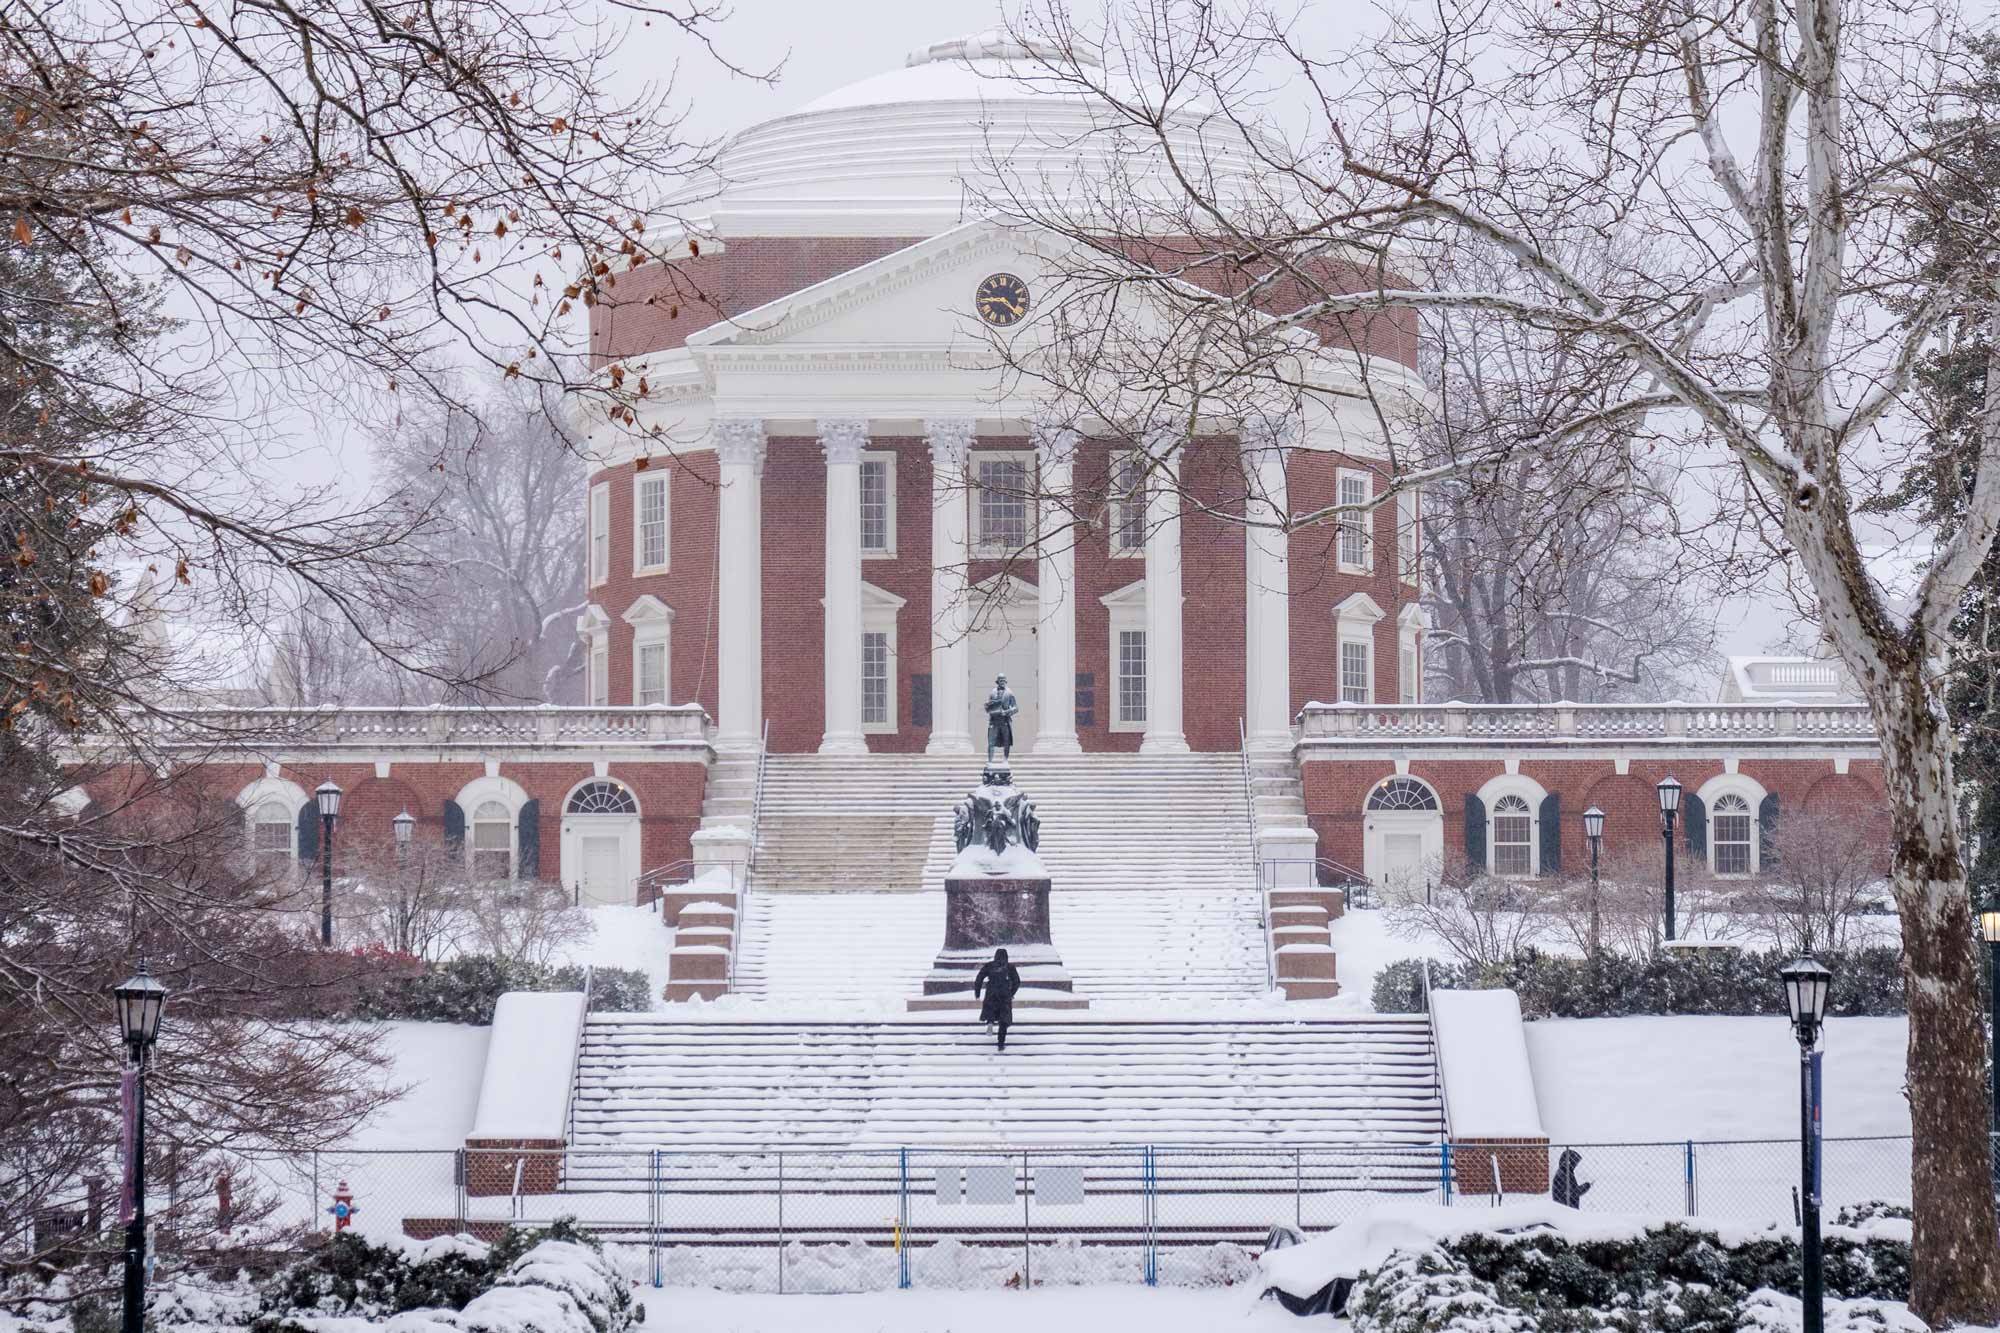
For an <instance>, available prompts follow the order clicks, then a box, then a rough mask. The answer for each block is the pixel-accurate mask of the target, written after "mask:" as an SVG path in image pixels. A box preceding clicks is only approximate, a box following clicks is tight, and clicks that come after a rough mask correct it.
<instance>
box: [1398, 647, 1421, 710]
mask: <svg viewBox="0 0 2000 1333" xmlns="http://www.w3.org/2000/svg"><path fill="white" fill-rule="evenodd" d="M1398 680H1399V682H1400V684H1401V687H1402V697H1403V702H1404V703H1406V704H1413V703H1418V702H1420V700H1419V699H1418V698H1417V645H1416V644H1414V643H1406V644H1404V645H1403V650H1402V657H1401V660H1400V662H1399V663H1398Z"/></svg>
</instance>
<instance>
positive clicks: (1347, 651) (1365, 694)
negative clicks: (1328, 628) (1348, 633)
mask: <svg viewBox="0 0 2000 1333" xmlns="http://www.w3.org/2000/svg"><path fill="white" fill-rule="evenodd" d="M1370 656H1371V654H1370V653H1369V651H1368V645H1367V644H1365V643H1358V642H1356V641H1355V640H1353V639H1344V640H1342V641H1341V645H1340V701H1341V702H1342V703H1346V704H1365V703H1369V702H1371V701H1372V699H1373V697H1374V691H1373V690H1372V689H1370V684H1371V682H1370V680H1369V676H1370V675H1371V674H1372V673H1371V672H1370V670H1369V666H1370V663H1369V660H1368V659H1369V657H1370Z"/></svg>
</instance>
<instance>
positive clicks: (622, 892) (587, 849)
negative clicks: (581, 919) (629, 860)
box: [583, 833, 631, 907]
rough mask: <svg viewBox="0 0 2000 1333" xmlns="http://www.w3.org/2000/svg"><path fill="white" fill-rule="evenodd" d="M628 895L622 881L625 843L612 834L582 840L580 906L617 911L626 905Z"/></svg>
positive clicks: (591, 835)
mask: <svg viewBox="0 0 2000 1333" xmlns="http://www.w3.org/2000/svg"><path fill="white" fill-rule="evenodd" d="M630 901H631V894H630V893H629V892H628V891H627V886H626V879H625V840H624V839H623V838H621V837H619V836H618V835H617V834H616V833H612V834H608V835H606V834H589V833H586V834H585V835H584V837H583V903H584V906H586V907H617V906H623V905H626V904H628V903H629V902H630Z"/></svg>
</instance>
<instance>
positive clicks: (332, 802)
mask: <svg viewBox="0 0 2000 1333" xmlns="http://www.w3.org/2000/svg"><path fill="white" fill-rule="evenodd" d="M340 797H341V791H340V788H339V786H337V785H336V784H335V783H334V780H333V779H332V778H328V779H327V780H326V781H325V782H322V783H320V784H319V786H317V787H315V788H314V789H313V800H315V801H317V802H318V803H319V822H320V829H319V942H320V947H321V948H331V947H332V946H333V825H334V821H335V820H337V819H339V818H340Z"/></svg>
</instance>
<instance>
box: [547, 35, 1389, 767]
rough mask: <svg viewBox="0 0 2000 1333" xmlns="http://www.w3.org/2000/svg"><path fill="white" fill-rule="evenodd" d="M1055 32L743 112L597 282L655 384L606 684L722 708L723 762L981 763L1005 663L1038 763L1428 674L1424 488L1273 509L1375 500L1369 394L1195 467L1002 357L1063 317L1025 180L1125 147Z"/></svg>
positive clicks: (1216, 439) (1183, 741)
mask: <svg viewBox="0 0 2000 1333" xmlns="http://www.w3.org/2000/svg"><path fill="white" fill-rule="evenodd" d="M1035 54H1036V53H1035V52H1034V51H1032V50H1030V49H1027V48H1023V47H1021V46H1019V45H1016V44H1014V43H1012V42H1011V41H1009V40H1007V39H1005V38H1002V37H997V36H992V35H988V36H984V37H975V38H967V39H961V40H955V41H946V42H940V43H937V44H935V45H932V46H930V47H927V48H924V49H921V50H919V51H917V52H916V53H914V54H912V55H911V56H910V57H909V59H908V62H907V63H906V64H905V65H904V66H903V67H902V68H900V69H893V70H890V71H889V72H886V73H882V74H878V75H875V76H873V77H870V78H866V79H863V80H861V81H859V82H857V83H854V84H851V85H849V86H847V87H844V88H841V89H839V90H837V91H835V92H832V93H829V94H827V95H826V96H824V97H821V98H819V99H817V100H816V101H814V102H811V103H809V104H808V105H806V106H805V107H802V108H801V109H799V110H798V111H796V112H794V113H792V114H790V115H786V116H781V117H779V118H777V119H775V120H771V121H768V122H765V123H763V124H759V125H756V126H753V127H751V128H749V129H747V130H745V131H743V132H742V133H740V134H738V135H737V136H736V137H735V138H733V139H732V140H730V141H729V142H728V144H727V145H726V146H725V147H724V149H723V151H722V152H721V154H720V155H719V159H718V163H717V175H716V179H715V180H714V181H713V182H710V183H709V186H708V188H706V189H705V190H704V193H703V199H702V202H701V203H700V204H699V205H697V206H693V207H691V209H690V210H689V211H690V212H691V213H692V214H693V216H692V217H691V219H690V220H689V239H688V240H687V241H686V242H685V243H684V244H683V246H682V247H681V249H680V251H679V252H678V253H677V255H676V257H675V258H673V259H672V260H671V261H669V262H663V263H652V264H648V265H645V266H642V267H640V268H638V269H635V270H633V271H631V272H629V273H620V274H618V275H617V280H616V284H615V286H613V287H610V288H609V290H608V291H606V292H604V293H601V294H600V298H599V300H598V302H597V304H596V305H595V306H594V307H593V308H592V311H591V327H590V346H591V353H592V355H593V357H594V359H595V361H596V363H597V364H598V365H599V366H600V367H603V368H608V367H611V366H617V367H620V368H621V371H622V373H623V375H625V376H626V377H628V379H627V383H628V385H629V384H630V382H631V380H630V378H629V377H631V376H642V377H643V378H644V379H645V381H646V394H645V397H644V398H643V399H642V400H641V405H640V408H639V410H640V412H641V414H642V417H641V421H640V423H639V424H640V426H641V427H642V429H641V430H640V431H637V432H633V431H624V432H612V431H605V432H603V433H602V434H601V435H599V436H596V437H593V439H592V441H591V448H592V457H593V464H592V469H591V472H590V475H589V479H588V486H589V503H588V510H587V512H588V515H589V528H588V532H587V533H586V534H585V540H586V543H587V548H588V561H587V570H588V588H587V597H588V607H587V610H586V611H585V613H584V615H583V616H582V617H581V619H580V621H579V632H580V633H581V634H582V635H583V636H584V639H585V641H586V645H587V649H588V654H589V662H590V668H589V671H588V673H587V680H588V684H587V695H586V700H585V702H587V703H592V704H601V705H627V704H634V705H645V704H668V703H675V704H678V703H686V702H697V703H699V704H701V705H702V706H703V708H704V709H706V710H707V712H708V714H709V715H710V716H711V717H712V718H713V719H714V721H715V725H716V745H717V748H718V749H722V750H727V749H751V748H755V747H756V746H757V745H758V744H759V743H760V742H761V740H762V739H763V738H764V737H765V736H766V735H767V734H768V740H769V747H770V749H771V750H772V751H774V752H779V753H786V752H801V751H819V752H822V753H831V754H841V753H849V754H859V753H864V752H869V751H876V752H930V753H972V752H974V751H976V750H978V749H980V748H981V747H982V746H983V743H984V719H983V709H982V704H983V701H984V698H985V695H986V693H987V691H988V690H989V689H990V688H991V685H992V682H993V679H994V677H995V676H996V675H997V674H1002V673H1004V674H1005V675H1006V676H1007V678H1008V682H1009V685H1010V687H1011V688H1012V690H1013V691H1014V693H1015V695H1016V696H1017V698H1018V699H1019V701H1020V704H1021V713H1020V715H1019V717H1018V718H1017V719H1016V724H1015V727H1016V735H1017V738H1018V744H1017V751H1018V752H1021V753H1028V754H1034V753H1066V752H1076V751H1079V750H1082V751H1118V750H1139V751H1144V752H1149V753H1173V752H1178V751H1182V750H1188V749H1193V750H1206V751H1214V750H1234V749H1236V748H1237V747H1238V745H1239V744H1240V743H1241V742H1242V738H1243V737H1245V736H1246V735H1247V737H1248V738H1249V740H1250V742H1251V743H1252V744H1253V746H1255V745H1262V746H1266V747H1269V748H1271V749H1273V750H1285V751H1287V752H1288V751H1289V749H1290V747H1291V745H1292V743H1293V732H1292V723H1293V719H1294V717H1295V715H1296V714H1297V712H1298V710H1299V709H1300V708H1302V707H1303V706H1304V705H1305V704H1306V703H1308V702H1309V701H1314V700H1318V701H1341V700H1345V701H1349V702H1354V703H1360V704H1373V703H1384V704H1386V703H1398V702H1414V701H1416V700H1417V699H1418V698H1419V688H1420V686H1419V682H1420V681H1421V679H1422V676H1421V654H1422V652H1423V645H1422V632H1423V622H1422V615H1421V612H1420V611H1419V610H1418V607H1417V595H1418V569H1417V560H1416V528H1417V524H1418V523H1419V522H1420V521H1421V520H1420V515H1419V514H1418V512H1417V506H1416V503H1415V501H1414V497H1402V498H1401V501H1400V502H1399V503H1394V504H1384V505H1381V506H1379V507H1378V508H1376V509H1374V510H1373V511H1371V512H1370V513H1369V515H1368V516H1367V518H1366V519H1365V520H1361V521H1356V522H1352V523H1346V524H1323V525H1316V526H1312V527H1308V528H1305V529H1303V530H1301V531H1299V532H1296V533H1294V534H1292V535H1291V536H1290V538H1289V539H1287V538H1285V537H1284V536H1283V535H1281V534H1277V533H1274V532H1272V531H1270V530H1269V529H1267V528H1263V527H1259V526H1257V525H1256V523H1255V520H1256V519H1258V518H1260V517H1261V518H1266V519H1268V518H1269V517H1270V516H1271V514H1272V513H1274V512H1275V506H1276V505H1277V504H1281V503H1282V504H1286V505H1287V506H1288V508H1289V509H1290V511H1291V512H1293V513H1299V512H1306V511H1310V510H1314V509H1318V508H1320V507H1322V506H1325V505H1329V504H1334V503H1356V502H1360V501H1365V500H1366V499H1368V498H1369V497H1370V496H1372V495H1376V494H1379V493H1380V492H1381V490H1382V489H1383V488H1384V487H1385V486H1386V485H1387V480H1388V467H1389V463H1388V459H1389V451H1388V449H1387V447H1386V444H1387V442H1386V441H1385V440H1384V438H1383V436H1382V427H1381V425H1380V424H1379V418H1378V417H1377V415H1376V414H1375V412H1374V411H1373V410H1372V409H1371V408H1370V407H1369V406H1368V405H1367V403H1366V401H1365V396H1363V395H1355V396H1354V397H1353V398H1352V399H1351V401H1344V400H1343V399H1342V398H1341V397H1340V396H1339V395H1337V394H1335V395H1326V396H1325V399H1324V401H1322V402H1318V403H1312V404H1308V405H1307V408H1306V409H1305V410H1304V411H1303V412H1301V413H1299V414H1298V415H1296V416H1293V417H1290V418H1287V419H1284V420H1278V421H1272V420H1268V419H1263V418H1260V419H1257V420H1255V421H1249V422H1245V421H1229V420H1215V421H1212V422H1211V421H1204V422H1203V423H1202V424H1201V425H1200V427H1199V428H1198V429H1196V430H1195V431H1194V432H1193V433H1192V435H1191V437H1190V438H1187V439H1185V440H1178V441H1173V442H1171V444H1170V446H1169V447H1168V449H1167V451H1166V452H1167V453H1169V454H1170V455H1171V456H1172V458H1173V460H1174V464H1173V465H1174V466H1176V467H1178V469H1179V475H1180V479H1181V486H1180V489H1179V490H1178V491H1177V490H1176V488H1174V487H1168V486H1162V485H1157V484H1155V485H1152V486H1150V487H1148V486H1147V485H1146V484H1145V483H1144V480H1143V472H1144V468H1143V466H1142V465H1141V463H1140V461H1139V456H1138V455H1137V454H1136V453H1135V450H1134V446H1133V442H1132V441H1130V440H1129V439H1124V438H1121V437H1120V435H1119V433H1118V432H1117V431H1115V430H1113V429H1111V428H1110V427H1109V426H1108V425H1104V426H1102V428H1101V429H1094V428H1093V423H1091V422H1089V421H1087V420H1086V421H1081V422H1078V421H1076V420H1075V419H1074V417H1073V416H1072V417H1070V418H1068V419H1066V420H1064V421H1063V422H1061V424H1058V423H1057V421H1056V420H1055V418H1054V415H1053V414H1052V413H1051V411H1050V409H1049V406H1048V404H1047V403H1045V402H1043V401H1039V400H1038V399H1037V398H1036V396H1035V394H1034V392H1033V389H1032V386H1031V385H1028V384H1026V383H1024V382H1022V380H1021V377H1019V376H1009V375H1006V374H1003V373H1001V371H1000V370H999V369H998V368H996V366H995V363H994V359H993V358H992V357H991V356H990V355H983V353H986V352H988V351H990V349H991V347H992V342H991V340H992V339H993V338H995V337H1005V338H1010V339H1034V338H1036V337H1043V336H1046V335H1045V334H1043V333H1042V332H1041V331H1040V330H1039V329H1038V328H1037V322H1036V315H1037V313H1038V308H1037V297H1038V296H1039V295H1040V294H1042V293H1043V291H1044V290H1045V289H1046V285H1047V284H1048V283H1049V282H1051V281H1052V277H1051V267H1052V265H1051V258H1050V256H1051V255H1052V254H1053V253H1055V247H1056V246H1057V244H1058V242H1057V240H1056V238H1054V237H1053V235H1052V234H1051V233H1050V232H1048V231H1046V230H1042V229H1038V228H1036V227H1035V226H1034V225H1032V224H1031V223H1026V222H1023V221H1022V220H1021V219H1020V218H1019V217H1018V216H1010V215H1009V210H1008V208H1007V202H1008V198H1009V193H1008V191H1009V188H1012V189H1019V188H1020V182H1023V181H1026V182H1032V183H1033V186H1034V188H1035V189H1037V190H1042V191H1048V192H1051V193H1053V194H1058V195H1060V194H1062V193H1063V192H1066V191H1072V190H1076V191H1088V189H1089V188H1090V187H1091V185H1092V182H1093V175H1092V173H1093V171H1094V170H1096V169H1098V167H1100V166H1101V164H1102V159H1101V158H1100V157H1098V156H1097V155H1095V154H1094V153H1093V151H1092V150H1091V149H1090V144H1091V143H1092V142H1093V138H1092V132H1093V128H1094V125H1095V118H1096V117H1097V115H1098V112H1097V111H1096V109H1095V108H1094V107H1093V105H1092V103H1091V102H1090V101H1089V100H1088V99H1086V98H1085V97H1083V96H1080V95H1078V94H1077V93H1075V92H1073V91H1071V90H1070V89H1068V88H1065V87H1059V86H1055V85H1054V84H1053V83H1052V82H1051V81H1050V80H1049V79H1047V78H1046V77H1045V66H1043V65H1042V64H1041V63H1040V62H1038V61H1037V60H1036V59H1035V58H1034V57H1035ZM1186 134H1187V135H1188V136H1189V141H1190V144H1191V145H1192V144H1193V142H1194V140H1195V139H1196V138H1198V137H1199V138H1202V144H1201V147H1200V149H1199V151H1202V152H1204V153H1206V154H1208V158H1209V160H1210V161H1211V162H1212V163H1214V164H1215V165H1216V166H1217V168H1218V169H1221V170H1226V169H1228V167H1229V165H1230V160H1231V155H1230V153H1229V152H1228V151H1227V150H1226V147H1225V148H1224V149H1220V150H1219V149H1217V148H1216V147H1215V146H1214V143H1213V142H1212V139H1213V136H1212V135H1206V136H1205V137H1204V135H1205V131H1204V128H1203V127H1202V126H1201V125H1200V124H1198V123H1195V122H1193V121H1190V123H1189V124H1188V125H1187V127H1186ZM1107 151H1109V150H1107ZM1003 171H1004V174H1005V176H1006V178H1007V181H1008V182H1011V186H1003V183H1002V182H1001V181H999V180H998V179H996V176H997V174H998V173H1001V172H1003ZM1015 197H1016V198H1017V197H1018V196H1015ZM1368 280H1372V278H1371V279H1368ZM1363 281H1364V279H1363V278H1362V277H1361V275H1360V274H1359V272H1358V271H1357V273H1356V275H1355V283H1356V285H1357V286H1359V285H1361V284H1362V283H1363ZM1318 336H1319V346H1320V350H1321V351H1323V352H1324V355H1325V358H1326V361H1327V364H1328V365H1329V366H1331V367H1332V368H1333V372H1334V373H1337V374H1350V373H1353V371H1354V370H1355V369H1356V368H1358V367H1359V366H1360V364H1361V363H1362V361H1363V359H1364V358H1365V359H1366V362H1367V364H1368V366H1369V367H1370V376H1371V378H1372V379H1375V380H1376V381H1378V382H1380V381H1382V380H1387V381H1390V382H1398V381H1406V380H1409V379H1410V377H1411V376H1410V373H1411V372H1412V371H1413V369H1414V366H1415V364H1416V351H1417V349H1416V335H1415V325H1414V320H1412V319H1407V318H1404V319H1396V318H1388V319H1378V320H1372V321H1369V322H1368V323H1367V324H1366V325H1365V326H1364V331H1363V332H1362V333H1360V334H1358V335H1351V334H1344V333H1343V332H1342V331H1340V330H1337V329H1326V330H1320V331H1319V334H1318ZM1357 342H1358V343H1360V344H1362V345H1355V344H1356V343H1357ZM1100 424H1101V423H1100ZM655 428H657V431H655ZM642 440H645V441H647V442H646V443H641V441H642ZM648 451H650V452H648ZM1145 453H1146V455H1148V456H1150V457H1152V458H1154V459H1158V458H1159V457H1161V456H1162V450H1161V448H1160V444H1159V441H1149V442H1148V444H1147V449H1146V451H1145ZM1246 476H1248V477H1250V478H1251V479H1252V480H1253V482H1254V484H1253V485H1251V486H1249V487H1247V488H1246V485H1245V477H1246ZM1246 496H1254V497H1257V498H1256V499H1246ZM1054 497H1071V499H1069V500H1068V501H1066V502H1064V503H1056V502H1055V501H1054ZM1246 505H1261V506H1263V508H1262V509H1261V511H1260V512H1255V513H1247V514H1246V513H1245V507H1246ZM1239 516H1241V517H1248V518H1250V519H1252V520H1253V522H1252V523H1251V524H1248V525H1246V524H1245V523H1243V522H1240V521H1231V519H1232V518H1235V517H1239ZM1246 531H1247V532H1248V534H1249V535H1248V536H1246ZM767 727H768V732H767Z"/></svg>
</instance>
